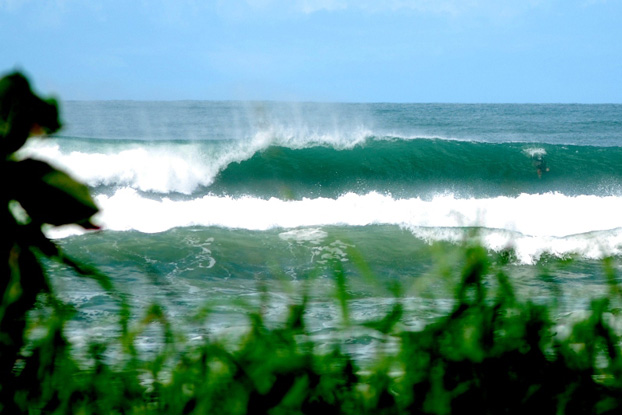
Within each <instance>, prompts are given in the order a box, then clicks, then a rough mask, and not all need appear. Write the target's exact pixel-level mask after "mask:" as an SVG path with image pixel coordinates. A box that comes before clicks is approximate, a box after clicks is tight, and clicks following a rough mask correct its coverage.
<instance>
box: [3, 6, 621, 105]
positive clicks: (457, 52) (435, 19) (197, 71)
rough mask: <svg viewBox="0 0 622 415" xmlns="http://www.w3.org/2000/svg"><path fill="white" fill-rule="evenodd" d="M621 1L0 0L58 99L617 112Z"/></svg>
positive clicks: (32, 70)
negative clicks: (563, 106) (546, 106)
mask: <svg viewBox="0 0 622 415" xmlns="http://www.w3.org/2000/svg"><path fill="white" fill-rule="evenodd" d="M620 22H622V0H376V1H372V0H205V1H199V0H0V44H1V47H0V48H1V49H0V72H1V73H8V72H10V71H13V70H20V71H23V72H24V73H26V74H27V75H28V76H29V77H30V79H31V81H32V83H33V85H34V87H35V90H36V91H37V92H39V93H41V94H43V95H57V96H60V97H62V99H65V100H110V99H132V100H186V99H193V100H282V101H324V102H417V103H418V102H447V103H622V24H621V23H620Z"/></svg>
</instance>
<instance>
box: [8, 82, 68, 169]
mask: <svg viewBox="0 0 622 415" xmlns="http://www.w3.org/2000/svg"><path fill="white" fill-rule="evenodd" d="M59 128H60V122H59V120H58V107H57V103H56V101H55V100H53V99H50V100H42V99H41V98H39V97H38V96H37V95H35V94H33V92H32V90H31V89H30V84H29V83H28V80H27V79H26V78H25V77H24V76H23V75H22V74H20V73H12V74H9V75H7V76H5V77H3V78H0V153H2V156H4V157H6V156H8V155H9V154H11V153H13V152H15V151H17V150H18V149H19V148H20V147H21V146H23V145H24V143H25V142H26V139H27V138H28V136H29V135H30V134H31V132H33V131H34V132H43V133H48V134H50V133H53V132H55V131H57V130H58V129H59Z"/></svg>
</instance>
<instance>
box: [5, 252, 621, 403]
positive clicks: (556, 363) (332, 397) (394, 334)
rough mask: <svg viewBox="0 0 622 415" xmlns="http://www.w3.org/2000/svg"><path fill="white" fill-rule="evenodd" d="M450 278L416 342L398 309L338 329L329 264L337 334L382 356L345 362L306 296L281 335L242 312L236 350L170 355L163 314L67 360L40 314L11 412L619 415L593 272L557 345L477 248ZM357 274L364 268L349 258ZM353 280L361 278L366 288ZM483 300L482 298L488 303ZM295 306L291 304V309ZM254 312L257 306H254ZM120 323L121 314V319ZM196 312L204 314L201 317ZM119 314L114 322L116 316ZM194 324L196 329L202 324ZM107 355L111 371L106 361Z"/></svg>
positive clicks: (170, 335)
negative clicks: (583, 305) (143, 340)
mask: <svg viewBox="0 0 622 415" xmlns="http://www.w3.org/2000/svg"><path fill="white" fill-rule="evenodd" d="M464 257H465V258H464V266H463V268H462V269H458V270H455V271H454V273H455V274H457V275H458V276H459V278H460V282H459V283H458V284H457V285H456V287H455V298H454V300H455V301H454V306H453V309H452V310H451V311H450V312H448V313H447V314H446V315H443V316H441V317H439V318H437V319H436V320H434V322H432V323H430V324H428V325H427V326H425V327H424V328H423V329H422V330H420V331H407V330H405V329H404V328H403V325H400V324H399V323H400V321H401V320H402V319H403V318H406V317H408V316H407V312H406V311H405V309H407V307H404V306H403V304H404V302H406V301H408V299H406V298H401V297H400V292H401V290H400V289H399V288H398V287H394V292H395V294H396V297H395V301H394V305H393V307H392V308H391V309H390V310H389V311H388V312H387V313H386V315H385V316H384V317H381V318H379V319H376V320H374V321H368V322H363V323H353V322H352V321H351V319H349V317H348V316H349V301H350V300H349V298H348V291H349V288H348V275H346V274H345V272H344V270H343V269H342V268H341V267H340V266H339V263H335V267H334V275H333V277H334V282H335V287H336V289H335V297H334V301H335V304H336V305H337V306H338V307H339V309H340V310H341V314H342V320H343V325H344V330H346V329H347V330H353V329H357V328H359V329H365V330H373V331H375V332H376V334H377V336H378V337H380V338H382V339H384V340H385V341H387V342H388V341H389V340H392V341H395V342H397V344H398V345H399V347H398V348H397V350H396V349H394V348H389V347H387V348H384V347H382V344H383V343H382V342H380V345H381V346H380V347H378V348H377V350H376V353H375V355H374V356H372V357H371V358H370V359H369V360H365V362H364V363H360V362H359V363H357V362H355V361H354V360H353V359H352V358H351V357H350V356H348V355H347V354H346V353H344V352H343V350H342V349H341V348H340V345H339V343H338V342H336V343H335V344H334V345H333V346H332V350H331V351H330V352H327V353H321V352H319V350H323V347H321V346H322V345H321V344H319V343H318V341H317V340H314V338H313V336H311V335H310V333H308V332H307V329H306V325H305V317H306V309H307V301H308V300H307V296H306V295H305V293H299V294H300V295H297V296H294V295H292V302H291V306H290V307H289V312H288V314H287V315H284V316H283V320H282V324H273V322H270V323H271V324H267V322H265V321H264V317H263V316H262V314H261V309H262V308H261V306H258V307H256V309H254V310H253V309H250V308H249V310H248V314H247V318H248V319H249V321H250V328H249V330H248V332H247V333H246V334H245V335H244V336H242V337H241V338H239V339H238V340H237V341H236V342H233V344H232V342H231V341H224V340H226V339H218V338H207V339H204V340H203V341H202V342H200V343H199V344H197V343H192V345H190V344H188V343H184V342H180V341H178V340H177V339H178V338H179V336H177V335H176V333H174V330H173V329H172V325H171V323H170V321H169V320H168V319H167V316H166V314H165V313H164V311H163V310H162V309H161V308H160V307H158V306H153V307H151V309H150V310H149V311H148V312H147V313H146V314H145V315H144V317H143V318H142V319H140V320H139V321H132V322H129V321H127V320H126V319H124V318H123V316H120V318H119V320H120V322H119V324H120V326H119V330H118V333H120V335H118V336H111V338H110V339H108V340H106V341H105V342H102V343H93V344H91V345H90V347H89V351H88V358H87V359H81V360H79V361H78V360H76V358H75V357H74V356H73V354H72V353H71V350H72V346H71V344H69V343H68V341H67V339H66V338H65V337H64V335H63V326H64V324H65V323H66V322H67V321H68V319H70V317H71V309H70V307H62V306H61V305H59V304H51V305H50V310H52V312H51V313H50V314H49V315H48V317H47V318H46V321H45V322H44V323H43V325H42V326H39V328H38V330H39V331H38V332H39V335H38V339H37V340H36V342H34V344H33V345H31V347H30V350H29V351H28V356H27V357H25V358H24V359H23V360H22V361H20V362H19V365H18V366H17V371H16V379H17V383H16V385H17V387H16V388H15V402H16V404H17V407H18V408H19V409H20V410H21V411H22V412H24V413H30V414H37V413H41V414H48V413H49V414H102V413H105V414H231V415H234V414H413V413H415V414H419V413H421V414H461V413H465V414H466V413H468V414H472V413H478V414H505V413H509V414H513V413H516V414H524V413H529V411H534V413H546V414H590V413H599V414H607V413H610V414H613V413H619V411H620V410H622V408H621V407H620V406H621V404H622V376H621V374H622V373H621V371H622V357H621V353H622V348H621V347H620V341H619V338H618V336H617V335H616V333H615V332H614V330H613V328H612V327H613V326H612V323H613V322H614V319H615V312H616V309H615V308H614V307H613V306H612V304H619V302H620V289H619V287H618V286H617V285H616V284H615V281H616V276H615V274H614V272H613V269H614V267H613V263H612V261H611V260H607V261H605V262H604V264H603V266H604V267H605V268H606V270H607V275H608V276H609V279H610V281H611V284H610V290H609V293H608V294H607V295H606V296H603V297H602V298H599V299H595V300H594V301H593V302H592V305H591V308H590V311H589V313H586V315H585V317H584V318H583V319H580V320H579V321H577V322H575V323H574V325H573V326H572V330H571V331H570V332H569V333H567V334H565V335H564V336H561V335H559V334H557V333H556V330H557V326H556V324H554V322H553V321H552V315H553V314H554V313H555V306H554V299H551V304H542V303H539V304H534V303H532V302H530V301H529V300H528V299H525V300H523V299H520V298H517V297H518V296H517V295H515V292H514V290H513V288H512V285H511V283H510V281H511V277H510V276H509V275H506V273H505V272H504V271H503V269H504V268H503V267H502V266H500V265H499V264H500V263H502V262H503V258H500V257H496V258H491V257H490V255H489V254H488V253H487V252H486V251H485V250H484V249H483V248H481V247H479V246H467V247H465V248H464ZM357 261H358V262H359V270H360V273H361V274H365V273H366V272H367V271H366V270H367V268H366V267H365V265H364V261H363V259H362V258H359V259H358V260H357ZM367 278H368V279H369V278H374V277H373V276H372V275H367ZM492 287H494V290H493V289H492ZM295 298H297V299H298V300H297V301H295V300H294V299H295ZM264 301H269V300H268V299H265V300H264ZM122 310H124V311H123V312H125V313H127V312H128V310H127V309H122ZM206 310H208V309H206ZM122 314H123V313H122ZM203 317H204V318H208V317H209V311H206V313H205V315H204V316H203ZM152 326H156V327H158V328H159V331H158V333H159V334H158V336H160V339H159V340H160V343H161V344H162V347H161V348H160V350H159V351H158V352H157V353H152V354H149V355H147V356H146V355H143V354H140V353H139V352H138V351H137V346H136V339H137V337H138V336H139V335H140V334H141V333H142V332H143V331H144V330H145V329H147V328H150V327H152ZM112 349H114V350H116V352H115V355H116V358H115V359H114V362H115V363H111V360H113V359H110V358H109V355H110V353H108V352H107V351H108V350H112Z"/></svg>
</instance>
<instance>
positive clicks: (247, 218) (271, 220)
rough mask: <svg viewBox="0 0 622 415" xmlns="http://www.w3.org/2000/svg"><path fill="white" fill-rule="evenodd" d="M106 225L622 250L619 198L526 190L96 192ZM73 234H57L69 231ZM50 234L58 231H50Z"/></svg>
mask: <svg viewBox="0 0 622 415" xmlns="http://www.w3.org/2000/svg"><path fill="white" fill-rule="evenodd" d="M96 201H97V203H98V204H99V205H100V206H101V208H102V212H101V213H100V214H99V215H98V216H97V217H96V218H95V220H96V222H97V223H99V224H101V225H103V227H104V228H105V229H110V230H116V231H126V230H137V231H140V232H145V233H153V232H162V231H166V230H168V229H172V228H175V227H187V226H218V227H225V228H237V229H248V230H267V229H273V228H279V229H284V231H283V232H281V233H280V235H279V236H280V237H281V238H282V239H284V240H288V241H292V242H298V241H303V242H304V241H306V242H313V241H318V240H319V241H321V240H322V239H323V238H324V237H325V236H326V232H325V231H323V230H322V229H321V227H322V226H327V225H335V226H366V225H373V224H381V225H397V226H400V227H402V228H404V229H408V230H409V231H411V232H412V233H413V234H414V235H415V236H416V237H418V238H420V239H423V240H425V241H429V242H433V241H450V242H459V241H462V240H464V239H465V237H466V234H467V231H466V230H467V229H470V228H471V227H481V228H484V229H483V230H482V231H481V232H480V233H479V238H480V239H481V240H482V242H483V243H484V245H485V246H486V247H488V248H489V249H493V250H497V251H498V250H502V249H506V248H509V247H511V248H513V249H514V250H515V252H516V255H517V257H518V259H519V261H521V262H523V263H533V262H535V261H537V260H538V259H539V258H540V257H541V255H542V254H544V253H548V254H551V255H555V256H559V257H564V256H568V255H575V254H576V255H580V256H582V257H585V258H602V257H603V256H606V255H620V254H622V215H620V214H619V212H620V211H622V197H615V196H608V197H598V196H575V197H570V196H565V195H562V194H557V193H547V194H540V195H528V194H523V195H520V196H518V197H516V198H509V197H498V198H491V199H460V198H456V197H454V196H453V195H442V196H437V197H435V198H433V199H432V200H422V199H419V198H412V199H394V198H392V197H391V196H388V195H381V194H378V193H369V194H366V195H357V194H353V193H348V194H346V195H343V196H341V197H339V198H337V199H327V198H317V199H303V200H298V201H296V200H294V201H284V200H280V199H275V198H272V199H269V200H264V199H258V198H253V197H243V198H231V197H218V196H205V197H202V198H198V199H194V200H186V201H174V200H171V199H169V198H163V199H162V200H152V199H148V198H145V197H142V196H141V195H139V194H138V193H137V192H136V191H135V190H134V189H131V188H125V189H121V190H119V191H117V192H116V193H115V194H114V195H113V196H104V195H100V196H97V197H96ZM70 233H71V232H69V233H67V232H65V233H62V232H61V233H59V234H58V236H59V237H62V236H67V235H68V234H70ZM52 236H55V235H54V234H52Z"/></svg>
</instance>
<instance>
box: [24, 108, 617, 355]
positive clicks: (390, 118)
mask: <svg viewBox="0 0 622 415" xmlns="http://www.w3.org/2000/svg"><path fill="white" fill-rule="evenodd" d="M61 116H62V119H63V121H64V128H63V129H62V130H61V131H60V132H59V133H58V134H57V135H55V136H53V137H49V138H45V139H35V140H31V141H30V142H29V144H28V145H27V147H26V148H25V149H24V150H22V155H23V156H24V157H34V158H38V159H42V160H46V161H48V162H50V163H51V164H53V165H55V166H57V167H59V168H62V169H65V170H66V171H68V172H70V173H71V174H73V175H74V176H75V177H77V178H78V179H80V180H82V181H83V182H85V183H86V184H88V186H89V187H90V189H91V192H92V194H93V196H94V198H95V200H96V202H97V204H98V205H99V206H100V208H101V212H100V213H99V214H98V215H97V216H96V218H95V221H96V222H97V223H98V224H100V225H101V226H102V230H101V231H96V232H82V231H80V230H79V229H77V228H72V227H69V228H57V229H48V230H47V231H46V232H47V234H48V235H49V236H50V237H52V238H54V239H55V240H56V241H57V243H58V244H59V245H60V246H61V247H62V248H63V249H64V250H65V252H67V253H68V254H69V255H71V256H73V257H75V258H77V259H79V260H81V261H83V262H85V263H88V264H92V265H94V266H96V267H97V268H98V269H99V270H101V271H102V272H104V273H105V274H107V275H108V276H109V277H110V278H111V279H112V281H113V283H114V284H115V286H116V287H117V289H118V290H119V291H120V292H122V293H124V295H126V296H127V298H128V299H129V300H130V303H131V304H132V305H133V310H134V312H135V314H136V315H137V316H139V315H140V313H141V312H143V311H144V310H145V309H146V308H147V307H148V306H149V304H151V303H154V302H157V303H159V304H161V305H162V307H163V308H164V309H165V310H166V312H167V313H168V315H169V316H170V319H171V321H173V322H174V323H175V327H176V328H177V329H179V330H180V331H181V332H184V333H185V335H186V336H187V338H188V339H190V341H192V340H193V339H201V338H203V337H205V336H219V335H220V336H228V335H229V334H230V333H233V332H236V331H241V330H243V329H244V328H245V327H246V326H247V324H248V321H247V319H246V317H245V311H244V310H246V305H247V304H255V305H257V304H263V305H262V310H263V312H264V314H265V316H266V320H267V321H268V322H271V323H272V324H278V322H280V321H281V322H282V321H283V320H284V318H285V317H286V309H287V306H288V304H291V303H292V301H296V298H299V296H300V295H301V293H302V292H304V290H305V289H308V290H309V292H310V294H309V295H310V300H309V308H308V313H307V323H308V324H309V327H310V330H311V332H312V333H313V334H314V335H315V336H316V337H317V338H320V339H321V338H326V339H330V338H331V336H342V338H341V340H342V341H343V342H344V343H345V344H348V345H349V346H348V347H352V348H353V349H352V350H355V351H354V352H353V353H360V354H362V355H365V354H366V353H370V350H372V349H373V347H374V344H375V342H376V340H377V339H373V338H370V337H369V334H368V333H367V334H364V335H363V334H361V335H358V334H353V333H349V334H343V333H341V334H336V333H340V331H339V330H338V329H339V327H342V325H343V321H342V317H341V316H340V312H339V305H338V304H337V302H336V301H335V300H334V295H333V293H334V291H335V284H334V279H335V278H334V272H335V267H336V266H337V267H340V268H343V270H344V272H345V273H346V277H347V284H348V295H349V296H350V308H351V310H350V317H351V318H352V319H353V320H355V321H365V320H366V319H372V318H378V317H379V316H381V315H382V312H383V311H384V310H387V309H389V308H390V307H391V304H392V303H393V294H392V293H393V292H394V291H395V290H394V289H393V288H391V287H395V286H397V285H399V286H401V287H402V288H401V291H400V292H401V295H402V297H403V298H404V300H403V302H404V305H405V309H406V310H407V312H406V313H405V315H404V318H403V319H402V325H403V327H404V328H405V329H413V330H415V329H417V328H420V327H422V325H424V324H427V322H429V321H432V320H433V319H434V318H435V316H437V315H439V314H440V313H442V312H443V311H446V310H448V309H449V308H450V307H451V298H452V292H453V291H452V289H451V282H452V281H453V282H455V281H456V278H458V277H459V274H460V269H459V267H460V264H461V261H462V260H463V259H462V257H461V252H462V251H461V248H460V246H462V245H463V244H464V243H465V241H471V240H474V239H476V240H478V241H479V242H480V243H481V244H482V245H483V246H484V247H485V248H486V249H487V250H488V252H489V253H490V255H491V261H493V262H494V261H495V259H494V258H496V256H495V254H496V253H501V252H505V253H507V255H506V257H507V258H508V259H509V263H508V264H507V265H504V267H505V269H506V270H507V272H508V273H509V275H510V276H511V278H512V281H511V282H512V283H513V284H514V285H515V287H516V288H517V290H518V291H519V292H520V293H522V294H524V295H525V296H529V298H532V299H533V300H534V301H538V300H539V299H541V300H543V301H544V300H545V299H547V298H551V296H554V295H558V296H559V295H560V294H559V293H562V294H561V298H562V300H561V301H560V304H561V305H560V309H561V310H562V312H572V310H576V309H581V308H585V307H586V305H587V304H588V303H589V299H590V298H591V297H592V296H594V295H598V294H599V293H602V292H604V290H605V289H606V283H605V278H604V270H603V265H602V259H603V258H606V257H614V258H615V257H620V256H621V255H622V105H557V104H551V105H530V104H521V105H518V104H517V105H514V104H511V105H510V104H508V105H503V104H490V105H479V104H477V105H476V104H464V105H462V104H389V103H374V104H355V103H341V104H340V103H326V104H324V103H280V102H202V101H178V102H139V101H103V102H73V101H69V102H65V103H63V104H62V106H61ZM336 264H337V265H336ZM46 269H47V272H48V275H49V277H50V280H51V281H52V283H53V285H54V287H55V288H56V291H57V293H58V295H59V297H60V298H62V299H64V300H65V301H67V302H68V303H70V304H72V305H73V306H74V307H75V308H76V310H77V316H76V318H75V319H74V321H73V322H72V324H71V325H70V327H69V328H68V332H69V335H70V337H72V338H73V339H74V341H75V342H77V343H80V342H82V343H85V342H87V341H88V339H89V338H98V337H99V338H101V337H103V338H105V337H106V336H109V335H110V334H109V331H110V330H111V327H114V325H115V322H116V318H117V317H116V310H117V308H116V307H117V305H116V303H115V302H114V300H113V299H112V298H111V296H110V295H109V294H108V293H106V292H104V291H103V290H102V289H101V288H99V287H98V286H97V284H95V283H94V282H92V281H90V280H88V279H84V278H81V277H78V276H76V275H74V274H73V273H72V272H71V270H69V269H67V268H65V267H64V266H61V265H59V264H56V263H53V262H48V263H46ZM370 275H374V278H370ZM309 287H311V288H309ZM266 296H268V297H269V298H270V300H269V301H267V302H266V301H264V298H266ZM205 307H208V308H209V309H210V310H211V314H210V317H209V321H208V322H207V323H201V324H198V323H196V321H195V320H193V319H192V318H191V317H192V316H194V315H196V314H197V313H198V312H199V311H200V310H203V309H204V308H205ZM343 336H345V337H346V338H344V337H343ZM348 336H349V337H348ZM142 341H143V347H144V348H146V349H149V347H157V346H158V340H157V339H154V338H151V337H149V336H148V335H145V336H144V337H143V338H142ZM327 343H330V342H329V341H328V340H327Z"/></svg>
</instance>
